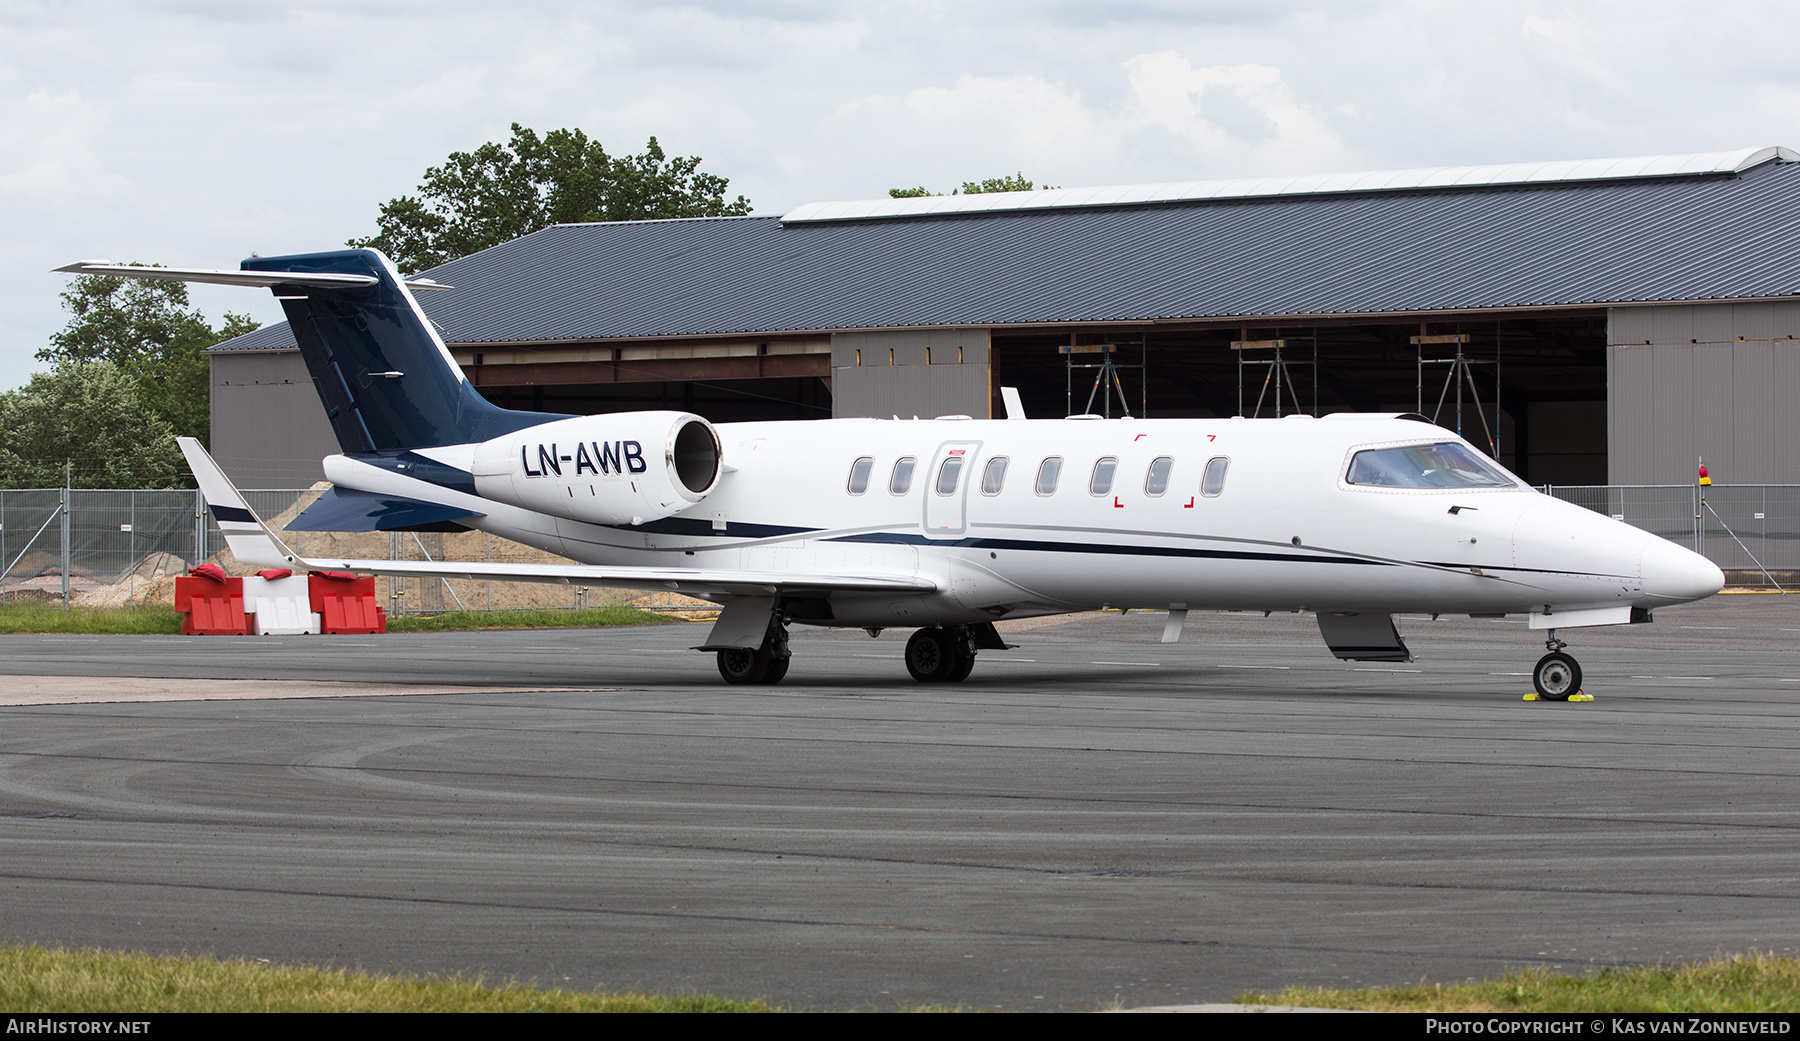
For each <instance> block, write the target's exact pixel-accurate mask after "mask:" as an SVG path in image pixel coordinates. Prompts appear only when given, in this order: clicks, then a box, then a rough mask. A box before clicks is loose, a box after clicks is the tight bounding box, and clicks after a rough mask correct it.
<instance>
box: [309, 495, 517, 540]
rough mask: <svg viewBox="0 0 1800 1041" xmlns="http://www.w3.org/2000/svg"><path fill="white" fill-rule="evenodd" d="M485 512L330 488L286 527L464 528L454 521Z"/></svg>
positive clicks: (326, 528) (461, 529)
mask: <svg viewBox="0 0 1800 1041" xmlns="http://www.w3.org/2000/svg"><path fill="white" fill-rule="evenodd" d="M482 516H486V515H485V514H482V513H477V512H475V511H474V510H465V509H462V508H461V507H458V506H445V505H443V504H441V503H435V502H422V501H420V500H418V499H407V498H403V497H401V496H398V495H381V494H378V493H376V492H365V491H362V490H360V489H356V488H333V489H331V490H330V491H328V492H326V493H325V494H324V495H321V496H319V498H318V500H317V501H316V502H314V503H313V504H312V505H311V506H308V507H307V508H306V509H305V510H302V511H301V513H300V516H298V517H295V518H294V519H293V520H291V521H289V522H288V525H287V528H286V530H287V531H468V530H469V528H468V525H466V524H457V523H455V522H456V521H460V520H467V519H469V518H470V517H482Z"/></svg>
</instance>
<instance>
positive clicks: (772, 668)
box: [762, 658, 794, 685]
mask: <svg viewBox="0 0 1800 1041" xmlns="http://www.w3.org/2000/svg"><path fill="white" fill-rule="evenodd" d="M793 660H794V659H792V658H770V659H769V671H767V672H765V673H763V678H762V681H763V682H764V683H766V684H771V685H772V684H776V683H780V682H781V680H782V678H783V677H785V676H786V675H787V670H788V663H789V662H791V661H793Z"/></svg>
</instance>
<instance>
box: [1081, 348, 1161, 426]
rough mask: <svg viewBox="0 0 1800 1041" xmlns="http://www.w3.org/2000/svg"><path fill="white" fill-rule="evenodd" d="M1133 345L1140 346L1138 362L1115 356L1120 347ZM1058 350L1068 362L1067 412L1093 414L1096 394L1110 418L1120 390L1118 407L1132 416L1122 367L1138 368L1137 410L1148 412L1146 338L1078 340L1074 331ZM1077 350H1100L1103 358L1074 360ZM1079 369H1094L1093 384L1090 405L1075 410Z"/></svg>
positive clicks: (1095, 352)
mask: <svg viewBox="0 0 1800 1041" xmlns="http://www.w3.org/2000/svg"><path fill="white" fill-rule="evenodd" d="M1131 346H1136V347H1137V348H1138V351H1139V354H1138V361H1137V362H1136V363H1131V362H1123V363H1122V362H1119V361H1117V360H1116V358H1115V356H1116V355H1117V354H1118V353H1119V349H1120V348H1122V347H1131ZM1059 350H1061V351H1062V354H1063V359H1064V360H1065V361H1066V362H1067V363H1068V365H1067V371H1066V374H1065V377H1064V382H1065V385H1066V391H1067V395H1068V401H1067V403H1066V406H1065V407H1066V409H1067V411H1066V412H1064V413H1063V414H1064V415H1068V416H1073V415H1077V414H1079V415H1087V416H1091V415H1094V414H1095V413H1094V398H1095V397H1099V398H1100V407H1101V409H1102V413H1101V414H1103V415H1105V417H1106V418H1107V419H1111V418H1112V401H1113V395H1114V394H1117V395H1118V396H1119V409H1120V411H1121V412H1122V413H1123V417H1122V418H1125V419H1131V418H1132V413H1131V399H1130V398H1127V397H1126V396H1125V381H1124V380H1123V379H1122V378H1121V377H1120V375H1119V370H1120V369H1135V370H1137V373H1138V414H1139V415H1142V416H1148V415H1149V414H1150V348H1149V343H1148V341H1147V340H1139V341H1138V342H1137V343H1136V344H1129V343H1077V342H1075V337H1074V335H1073V334H1071V335H1070V336H1069V342H1068V343H1067V344H1066V345H1064V346H1063V347H1061V348H1059ZM1077 354H1098V355H1100V360H1099V361H1097V362H1079V363H1078V362H1076V360H1075V355H1077ZM1076 369H1093V370H1094V385H1093V386H1092V387H1091V388H1090V389H1089V390H1088V397H1087V405H1086V407H1084V408H1083V409H1082V410H1081V412H1080V413H1077V412H1076V411H1075V370H1076Z"/></svg>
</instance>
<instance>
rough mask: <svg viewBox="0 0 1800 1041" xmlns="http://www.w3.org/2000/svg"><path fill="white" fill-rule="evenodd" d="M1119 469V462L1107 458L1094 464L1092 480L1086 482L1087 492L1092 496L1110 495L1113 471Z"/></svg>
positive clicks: (1115, 459)
mask: <svg viewBox="0 0 1800 1041" xmlns="http://www.w3.org/2000/svg"><path fill="white" fill-rule="evenodd" d="M1118 468H1119V460H1118V459H1117V458H1115V457H1113V456H1110V455H1109V456H1107V457H1106V458H1104V459H1102V460H1100V461H1099V462H1097V463H1095V464H1094V476H1093V479H1092V480H1090V481H1088V491H1089V492H1090V493H1091V494H1094V495H1111V494H1112V482H1113V471H1115V470H1117V469H1118Z"/></svg>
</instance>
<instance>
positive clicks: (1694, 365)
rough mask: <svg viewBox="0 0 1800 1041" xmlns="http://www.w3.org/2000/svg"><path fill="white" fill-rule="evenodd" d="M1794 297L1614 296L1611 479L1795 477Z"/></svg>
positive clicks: (1768, 480)
mask: <svg viewBox="0 0 1800 1041" xmlns="http://www.w3.org/2000/svg"><path fill="white" fill-rule="evenodd" d="M1796 337H1800V302H1786V301H1782V302H1772V303H1742V304H1693V305H1681V306H1650V307H1615V308H1612V309H1610V310H1609V312H1608V316H1607V348H1606V355H1607V374H1608V379H1607V382H1608V385H1609V389H1608V392H1607V428H1608V445H1609V447H1610V449H1611V451H1610V459H1609V461H1608V466H1607V473H1608V480H1609V481H1610V482H1611V483H1613V484H1685V483H1688V482H1690V481H1692V480H1693V479H1694V461H1695V459H1696V457H1704V458H1705V460H1706V465H1707V468H1708V469H1709V470H1710V471H1711V472H1712V476H1713V479H1714V480H1715V481H1717V482H1719V483H1721V484H1800V408H1796V404H1797V403H1796V401H1795V400H1794V399H1795V395H1796V393H1800V339H1796Z"/></svg>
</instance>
